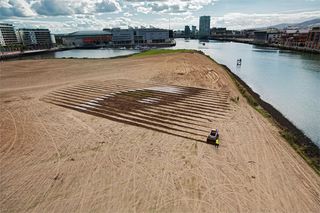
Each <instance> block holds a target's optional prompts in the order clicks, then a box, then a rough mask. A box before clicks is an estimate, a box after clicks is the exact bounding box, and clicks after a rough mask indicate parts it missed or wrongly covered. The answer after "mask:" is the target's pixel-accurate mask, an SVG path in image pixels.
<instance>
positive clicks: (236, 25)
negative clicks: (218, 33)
mask: <svg viewBox="0 0 320 213" xmlns="http://www.w3.org/2000/svg"><path fill="white" fill-rule="evenodd" d="M319 17H320V11H309V12H295V13H291V12H290V13H262V14H257V13H252V14H246V13H227V14H225V15H224V16H221V17H212V25H215V26H223V27H228V28H230V29H248V28H256V27H267V26H272V25H276V24H280V23H297V22H302V21H304V20H310V19H314V18H319Z"/></svg>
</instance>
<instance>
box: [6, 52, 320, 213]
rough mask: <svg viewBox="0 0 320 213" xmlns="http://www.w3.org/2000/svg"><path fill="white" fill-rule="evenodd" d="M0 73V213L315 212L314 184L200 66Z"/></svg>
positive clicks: (17, 64)
mask: <svg viewBox="0 0 320 213" xmlns="http://www.w3.org/2000/svg"><path fill="white" fill-rule="evenodd" d="M0 69H1V72H0V75H1V78H0V95H1V115H0V134H1V142H0V153H1V154H0V171H1V173H0V180H1V181H0V210H1V212H318V210H319V209H320V178H319V176H317V175H316V174H315V173H314V171H312V170H311V169H310V168H309V166H308V165H307V164H306V163H305V162H304V161H303V159H302V158H301V157H300V156H298V155H297V154H296V153H295V152H294V151H293V150H292V148H291V147H290V146H289V145H288V144H287V143H286V142H285V141H284V140H283V139H282V138H281V136H280V135H279V133H278V129H277V128H276V127H274V126H272V125H271V124H270V123H269V121H268V120H266V119H265V118H263V117H262V116H261V115H260V114H258V113H257V112H256V111H255V110H254V109H252V108H251V107H250V106H249V105H248V104H247V103H246V101H245V100H244V98H242V97H241V96H240V94H239V92H238V91H237V89H236V88H235V86H234V85H233V83H232V81H231V80H230V78H229V76H228V75H227V74H226V72H225V71H224V70H223V69H222V68H221V67H220V66H218V65H217V64H215V63H213V62H212V61H210V60H209V59H208V58H206V57H204V56H202V55H199V54H191V53H185V54H173V55H162V56H155V57H148V58H139V59H136V58H128V59H114V60H57V59H54V60H37V61H35V60H29V61H14V62H4V63H1V64H0ZM164 86H166V88H167V89H168V88H169V89H171V90H173V91H179V92H177V93H167V92H163V91H159V87H160V88H162V87H164ZM237 96H240V101H239V103H235V102H233V101H230V98H231V97H237ZM150 98H151V99H150ZM211 128H219V130H220V137H221V139H220V141H221V145H220V148H219V149H218V150H216V149H214V148H213V146H212V145H210V144H206V143H203V142H202V141H205V139H206V136H207V133H208V132H209V130H210V129H211Z"/></svg>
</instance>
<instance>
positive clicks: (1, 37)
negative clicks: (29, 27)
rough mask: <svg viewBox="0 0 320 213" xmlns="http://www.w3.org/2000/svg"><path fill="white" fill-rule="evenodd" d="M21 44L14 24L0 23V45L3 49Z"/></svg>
mask: <svg viewBox="0 0 320 213" xmlns="http://www.w3.org/2000/svg"><path fill="white" fill-rule="evenodd" d="M18 43H19V41H18V38H17V34H16V32H15V29H14V27H13V25H12V24H4V23H0V45H1V47H9V46H14V45H17V44H18Z"/></svg>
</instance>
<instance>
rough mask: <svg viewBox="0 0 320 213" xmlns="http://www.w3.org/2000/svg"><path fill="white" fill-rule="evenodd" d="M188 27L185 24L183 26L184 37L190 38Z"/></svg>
mask: <svg viewBox="0 0 320 213" xmlns="http://www.w3.org/2000/svg"><path fill="white" fill-rule="evenodd" d="M190 32H191V31H190V27H189V26H185V27H184V37H185V38H190Z"/></svg>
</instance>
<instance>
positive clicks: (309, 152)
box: [200, 51, 320, 175]
mask: <svg viewBox="0 0 320 213" xmlns="http://www.w3.org/2000/svg"><path fill="white" fill-rule="evenodd" d="M200 52H201V53H202V54H204V53H203V52H202V51H200ZM204 55H205V56H207V57H208V58H210V59H211V60H213V61H214V62H215V63H217V64H218V65H220V66H222V67H223V68H224V69H225V70H226V72H227V73H228V74H229V76H230V77H231V78H232V80H233V81H234V83H235V84H236V86H237V88H238V90H239V91H240V93H241V94H242V95H243V97H244V98H246V99H247V101H248V104H249V105H250V106H252V107H253V108H254V109H255V110H257V111H258V112H259V113H260V114H262V115H263V116H264V117H267V118H268V119H269V120H270V121H271V122H273V123H275V124H276V126H277V127H278V128H280V131H279V133H280V135H281V136H282V137H283V138H284V139H286V141H287V142H288V143H289V144H290V145H291V147H292V148H293V149H294V150H295V151H296V152H297V153H298V154H299V155H300V156H301V157H302V158H303V159H304V160H305V161H306V162H307V163H308V164H309V165H310V166H311V168H313V169H314V170H315V171H316V173H317V174H318V175H320V148H319V147H318V146H317V145H316V144H315V143H314V142H313V141H312V140H311V139H310V138H309V137H308V136H306V135H305V133H304V132H303V131H302V130H301V129H299V128H298V127H296V126H295V125H294V124H293V123H292V122H291V121H290V120H289V119H288V118H286V117H285V116H284V115H283V114H282V113H281V112H280V111H278V110H277V109H276V108H275V107H274V106H272V105H271V104H269V103H268V102H266V101H264V100H262V99H261V98H260V95H259V94H258V93H256V92H254V91H253V90H252V88H251V87H250V86H248V85H247V84H246V83H245V82H244V81H243V80H242V79H241V78H240V77H239V76H237V75H236V74H235V73H233V72H232V71H231V69H230V68H229V67H227V66H226V65H224V64H220V63H218V62H216V61H215V60H214V59H213V58H211V57H210V56H208V55H206V54H204Z"/></svg>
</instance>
